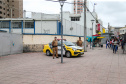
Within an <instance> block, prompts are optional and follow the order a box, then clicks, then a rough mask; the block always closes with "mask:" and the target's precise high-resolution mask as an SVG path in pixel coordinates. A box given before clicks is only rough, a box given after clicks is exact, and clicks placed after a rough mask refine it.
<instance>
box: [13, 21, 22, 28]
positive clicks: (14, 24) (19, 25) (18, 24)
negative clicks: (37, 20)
mask: <svg viewBox="0 0 126 84" xmlns="http://www.w3.org/2000/svg"><path fill="white" fill-rule="evenodd" d="M12 28H22V25H21V21H19V22H18V21H16V22H12Z"/></svg>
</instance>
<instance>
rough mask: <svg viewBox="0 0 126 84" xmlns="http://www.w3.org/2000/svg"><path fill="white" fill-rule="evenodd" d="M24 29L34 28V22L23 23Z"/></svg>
mask: <svg viewBox="0 0 126 84" xmlns="http://www.w3.org/2000/svg"><path fill="white" fill-rule="evenodd" d="M25 28H34V22H25Z"/></svg>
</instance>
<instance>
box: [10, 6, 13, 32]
mask: <svg viewBox="0 0 126 84" xmlns="http://www.w3.org/2000/svg"><path fill="white" fill-rule="evenodd" d="M10 11H11V33H12V32H13V29H12V7H11V8H10Z"/></svg>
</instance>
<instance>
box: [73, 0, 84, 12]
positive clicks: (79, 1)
mask: <svg viewBox="0 0 126 84" xmlns="http://www.w3.org/2000/svg"><path fill="white" fill-rule="evenodd" d="M73 10H74V14H81V13H82V12H83V0H74V7H73Z"/></svg>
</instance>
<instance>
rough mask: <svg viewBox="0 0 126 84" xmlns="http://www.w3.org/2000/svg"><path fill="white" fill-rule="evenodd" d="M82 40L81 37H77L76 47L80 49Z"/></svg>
mask: <svg viewBox="0 0 126 84" xmlns="http://www.w3.org/2000/svg"><path fill="white" fill-rule="evenodd" d="M82 43H83V42H82V40H81V37H79V40H77V46H80V47H82Z"/></svg>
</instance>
